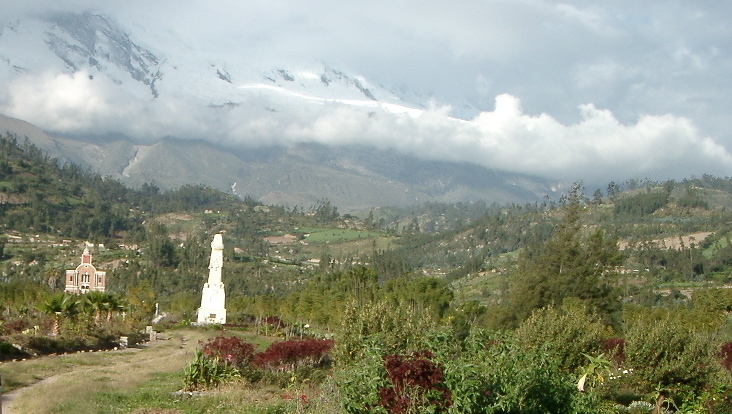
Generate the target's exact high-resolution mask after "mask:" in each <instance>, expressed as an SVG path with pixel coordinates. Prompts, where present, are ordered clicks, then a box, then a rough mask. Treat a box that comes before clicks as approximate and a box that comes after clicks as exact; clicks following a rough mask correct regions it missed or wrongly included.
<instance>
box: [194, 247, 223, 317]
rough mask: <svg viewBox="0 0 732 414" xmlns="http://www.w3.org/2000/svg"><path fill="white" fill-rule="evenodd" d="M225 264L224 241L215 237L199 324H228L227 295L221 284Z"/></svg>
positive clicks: (202, 297)
mask: <svg viewBox="0 0 732 414" xmlns="http://www.w3.org/2000/svg"><path fill="white" fill-rule="evenodd" d="M223 264H224V240H223V239H222V238H221V234H216V235H214V239H213V241H212V242H211V260H210V261H209V265H208V269H209V270H208V282H207V283H205V284H204V285H203V294H202V296H201V307H200V308H198V323H199V324H207V323H222V324H223V323H226V303H225V302H226V293H225V292H224V284H223V283H222V282H221V266H223Z"/></svg>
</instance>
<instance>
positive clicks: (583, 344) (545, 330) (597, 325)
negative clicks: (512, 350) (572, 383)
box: [515, 301, 612, 372]
mask: <svg viewBox="0 0 732 414" xmlns="http://www.w3.org/2000/svg"><path fill="white" fill-rule="evenodd" d="M611 335H612V330H611V329H609V328H608V327H606V326H605V325H604V324H603V323H601V322H600V321H599V320H598V318H597V316H595V315H594V314H593V313H590V312H588V311H587V309H586V307H585V306H584V304H583V303H582V302H581V301H567V302H566V303H565V304H564V305H563V306H562V307H560V308H555V307H553V306H549V307H546V308H543V309H539V310H537V311H534V312H533V313H532V314H531V316H530V317H529V318H528V319H527V320H525V321H524V322H523V323H522V324H521V325H520V326H519V327H518V329H516V331H515V336H516V340H517V341H518V343H519V344H520V345H521V346H522V347H524V348H542V349H544V350H545V351H546V352H548V353H550V354H551V356H552V358H553V360H554V361H555V363H556V364H557V365H558V366H559V367H560V368H561V369H562V370H565V371H568V372H574V371H575V370H577V368H579V367H581V366H584V365H585V364H586V363H587V358H586V356H585V354H591V355H596V354H598V353H599V352H601V351H602V344H603V342H604V340H605V339H607V338H609V337H610V336H611Z"/></svg>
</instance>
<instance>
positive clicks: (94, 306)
mask: <svg viewBox="0 0 732 414" xmlns="http://www.w3.org/2000/svg"><path fill="white" fill-rule="evenodd" d="M108 296H109V294H105V293H104V292H99V291H91V292H89V293H87V294H86V295H84V307H85V308H86V309H88V310H89V311H91V312H93V313H94V323H95V324H96V325H99V321H101V319H102V311H103V310H105V309H106V307H107V303H108V299H107V297H108Z"/></svg>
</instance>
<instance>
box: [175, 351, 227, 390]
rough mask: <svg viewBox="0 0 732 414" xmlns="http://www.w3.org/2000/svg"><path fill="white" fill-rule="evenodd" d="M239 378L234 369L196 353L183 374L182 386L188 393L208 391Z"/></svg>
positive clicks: (199, 352)
mask: <svg viewBox="0 0 732 414" xmlns="http://www.w3.org/2000/svg"><path fill="white" fill-rule="evenodd" d="M239 376H240V374H239V371H238V370H237V369H236V368H235V367H233V366H231V365H229V364H226V363H224V361H221V360H219V359H218V358H217V357H214V358H211V357H209V356H206V355H205V354H204V353H203V351H196V354H195V356H194V358H193V362H191V364H190V365H189V366H188V368H186V370H185V372H184V373H183V385H184V388H185V389H186V390H189V391H193V390H198V389H210V388H215V387H217V386H219V384H222V383H226V382H229V381H231V380H233V379H236V378H239Z"/></svg>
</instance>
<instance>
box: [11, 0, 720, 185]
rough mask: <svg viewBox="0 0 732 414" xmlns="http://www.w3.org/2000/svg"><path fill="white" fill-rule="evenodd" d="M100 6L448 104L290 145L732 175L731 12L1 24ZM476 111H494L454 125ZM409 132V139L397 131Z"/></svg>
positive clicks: (225, 50) (637, 172)
mask: <svg viewBox="0 0 732 414" xmlns="http://www.w3.org/2000/svg"><path fill="white" fill-rule="evenodd" d="M21 3H22V4H21ZM60 3H63V5H61V4H60ZM87 9H89V10H93V11H96V12H100V13H105V14H109V15H112V16H114V17H115V19H116V20H117V21H119V22H120V23H121V24H122V25H123V26H128V27H130V28H133V29H135V28H147V29H151V28H154V30H152V31H151V32H154V33H155V35H156V36H165V35H168V34H169V35H170V36H176V37H178V38H179V39H181V41H182V42H184V43H186V44H188V45H189V46H190V47H192V48H195V49H199V50H205V51H206V52H207V53H210V54H212V55H220V56H222V60H226V56H234V55H239V56H241V55H252V52H253V51H256V53H257V56H259V57H260V58H267V59H271V60H272V61H282V62H284V63H287V62H288V61H291V60H292V59H312V60H318V61H322V62H326V63H327V64H329V65H332V66H334V67H339V68H345V69H347V70H349V71H351V72H354V73H360V74H362V75H363V76H364V77H366V78H367V79H370V80H375V81H377V82H383V83H385V84H389V85H393V86H395V87H398V88H401V89H404V90H411V91H415V92H417V93H420V94H425V95H432V96H434V97H435V100H436V105H437V106H438V107H439V108H438V110H435V111H434V113H431V114H429V116H424V117H422V118H423V119H421V120H420V119H408V120H405V119H398V118H395V119H389V120H386V121H384V120H380V121H379V122H382V124H379V125H374V124H371V122H376V121H369V120H366V119H362V118H359V117H358V114H355V115H354V114H352V113H350V112H349V111H347V110H339V111H333V112H328V113H323V114H317V115H316V118H318V121H317V122H316V121H313V122H312V123H311V124H303V122H302V121H292V122H294V123H295V124H296V125H286V124H285V123H286V122H287V121H285V120H280V121H279V122H280V124H278V125H275V126H274V128H275V129H276V132H278V133H280V136H289V138H288V139H289V141H292V142H294V141H298V140H303V141H318V142H329V139H330V138H329V137H328V136H327V134H323V133H322V129H323V128H319V126H322V124H323V123H329V122H330V123H332V124H333V125H341V126H346V125H347V126H348V127H346V128H345V129H350V130H351V133H350V134H349V133H343V134H342V135H341V136H339V137H338V139H339V140H340V141H339V142H341V143H342V142H343V141H348V140H349V139H353V140H360V142H363V140H364V139H365V140H366V141H367V142H368V141H371V142H373V143H375V144H376V145H380V146H382V147H385V148H388V147H390V146H391V147H394V148H397V149H400V150H403V151H411V152H413V153H415V154H417V155H420V156H424V157H431V158H443V159H449V160H454V161H461V160H463V161H469V162H476V163H480V164H482V165H486V166H489V167H496V168H505V169H510V170H513V171H519V172H526V173H532V174H542V175H548V176H552V177H556V178H561V179H564V180H574V179H580V178H589V179H591V180H596V181H600V180H604V179H607V180H609V179H614V180H623V179H626V178H644V177H650V178H654V179H661V180H663V179H666V178H683V177H689V176H690V175H692V174H696V175H699V174H702V173H706V172H708V173H712V174H715V175H722V176H727V175H732V155H731V154H732V133H731V132H730V128H729V126H728V125H729V118H730V114H731V111H732V2H727V1H718V0H715V1H712V0H698V1H688V0H684V1H682V0H677V1H674V0H669V1H659V0H645V1H638V0H613V1H601V0H598V1H586V0H582V1H580V0H568V1H562V2H559V1H545V0H456V1H451V2H446V1H437V0H420V1H407V0H383V1H382V0H372V1H368V2H355V1H343V0H314V1H280V0H267V1H242V0H224V1H193V0H156V1H149V0H145V1H137V0H133V1H118V2H112V1H99V0H93V1H91V0H89V1H80V0H76V1H74V0H71V1H64V2H58V1H33V0H30V1H24V2H17V1H14V0H0V10H2V12H0V23H2V24H4V23H6V22H7V21H9V20H10V19H12V18H16V17H20V16H23V15H25V14H28V13H37V12H38V11H55V10H68V11H82V10H87ZM133 32H134V30H133ZM150 39H154V38H152V37H151V38H150ZM151 42H152V40H151ZM153 46H154V45H153ZM1 52H2V51H0V54H2V53H1ZM6 87H7V85H6ZM23 91H24V93H29V92H28V90H25V89H23ZM463 101H467V102H469V103H471V104H473V105H474V106H476V107H477V108H478V109H479V110H480V111H481V112H482V113H480V114H476V115H475V118H473V119H470V120H469V122H467V123H458V124H456V123H449V122H447V121H445V120H444V119H442V118H444V117H447V115H448V114H449V109H443V108H441V107H442V106H443V105H447V104H453V105H459V104H460V103H461V102H463ZM7 102H9V101H6V102H5V104H4V106H3V108H4V110H5V111H8V112H11V113H14V114H15V115H18V114H23V113H24V112H22V111H21V109H19V107H18V105H19V104H18V105H16V107H13V106H12V105H11V104H8V103H7ZM34 105H37V103H34ZM349 116H353V117H354V118H353V119H350V118H348V117H349ZM339 117H340V118H339ZM318 122H320V123H318ZM122 123H123V122H122ZM328 125H331V124H328ZM456 125H459V126H456ZM46 127H49V126H48V125H46ZM407 127H409V128H411V132H409V131H406V128H407ZM234 129H235V128H233V129H232V130H234ZM396 130H398V131H400V133H401V134H403V135H400V137H399V139H398V141H399V142H398V143H395V137H390V136H388V132H384V131H396ZM288 131H289V132H288ZM293 131H295V132H293ZM319 131H320V132H319ZM128 132H129V131H128ZM250 132H251V131H250ZM160 133H161V134H164V131H160ZM229 133H231V132H229ZM224 134H225V133H224ZM288 134H289V135H288ZM379 134H381V135H379ZM132 135H134V134H132ZM331 138H332V137H331ZM232 139H234V138H232Z"/></svg>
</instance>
